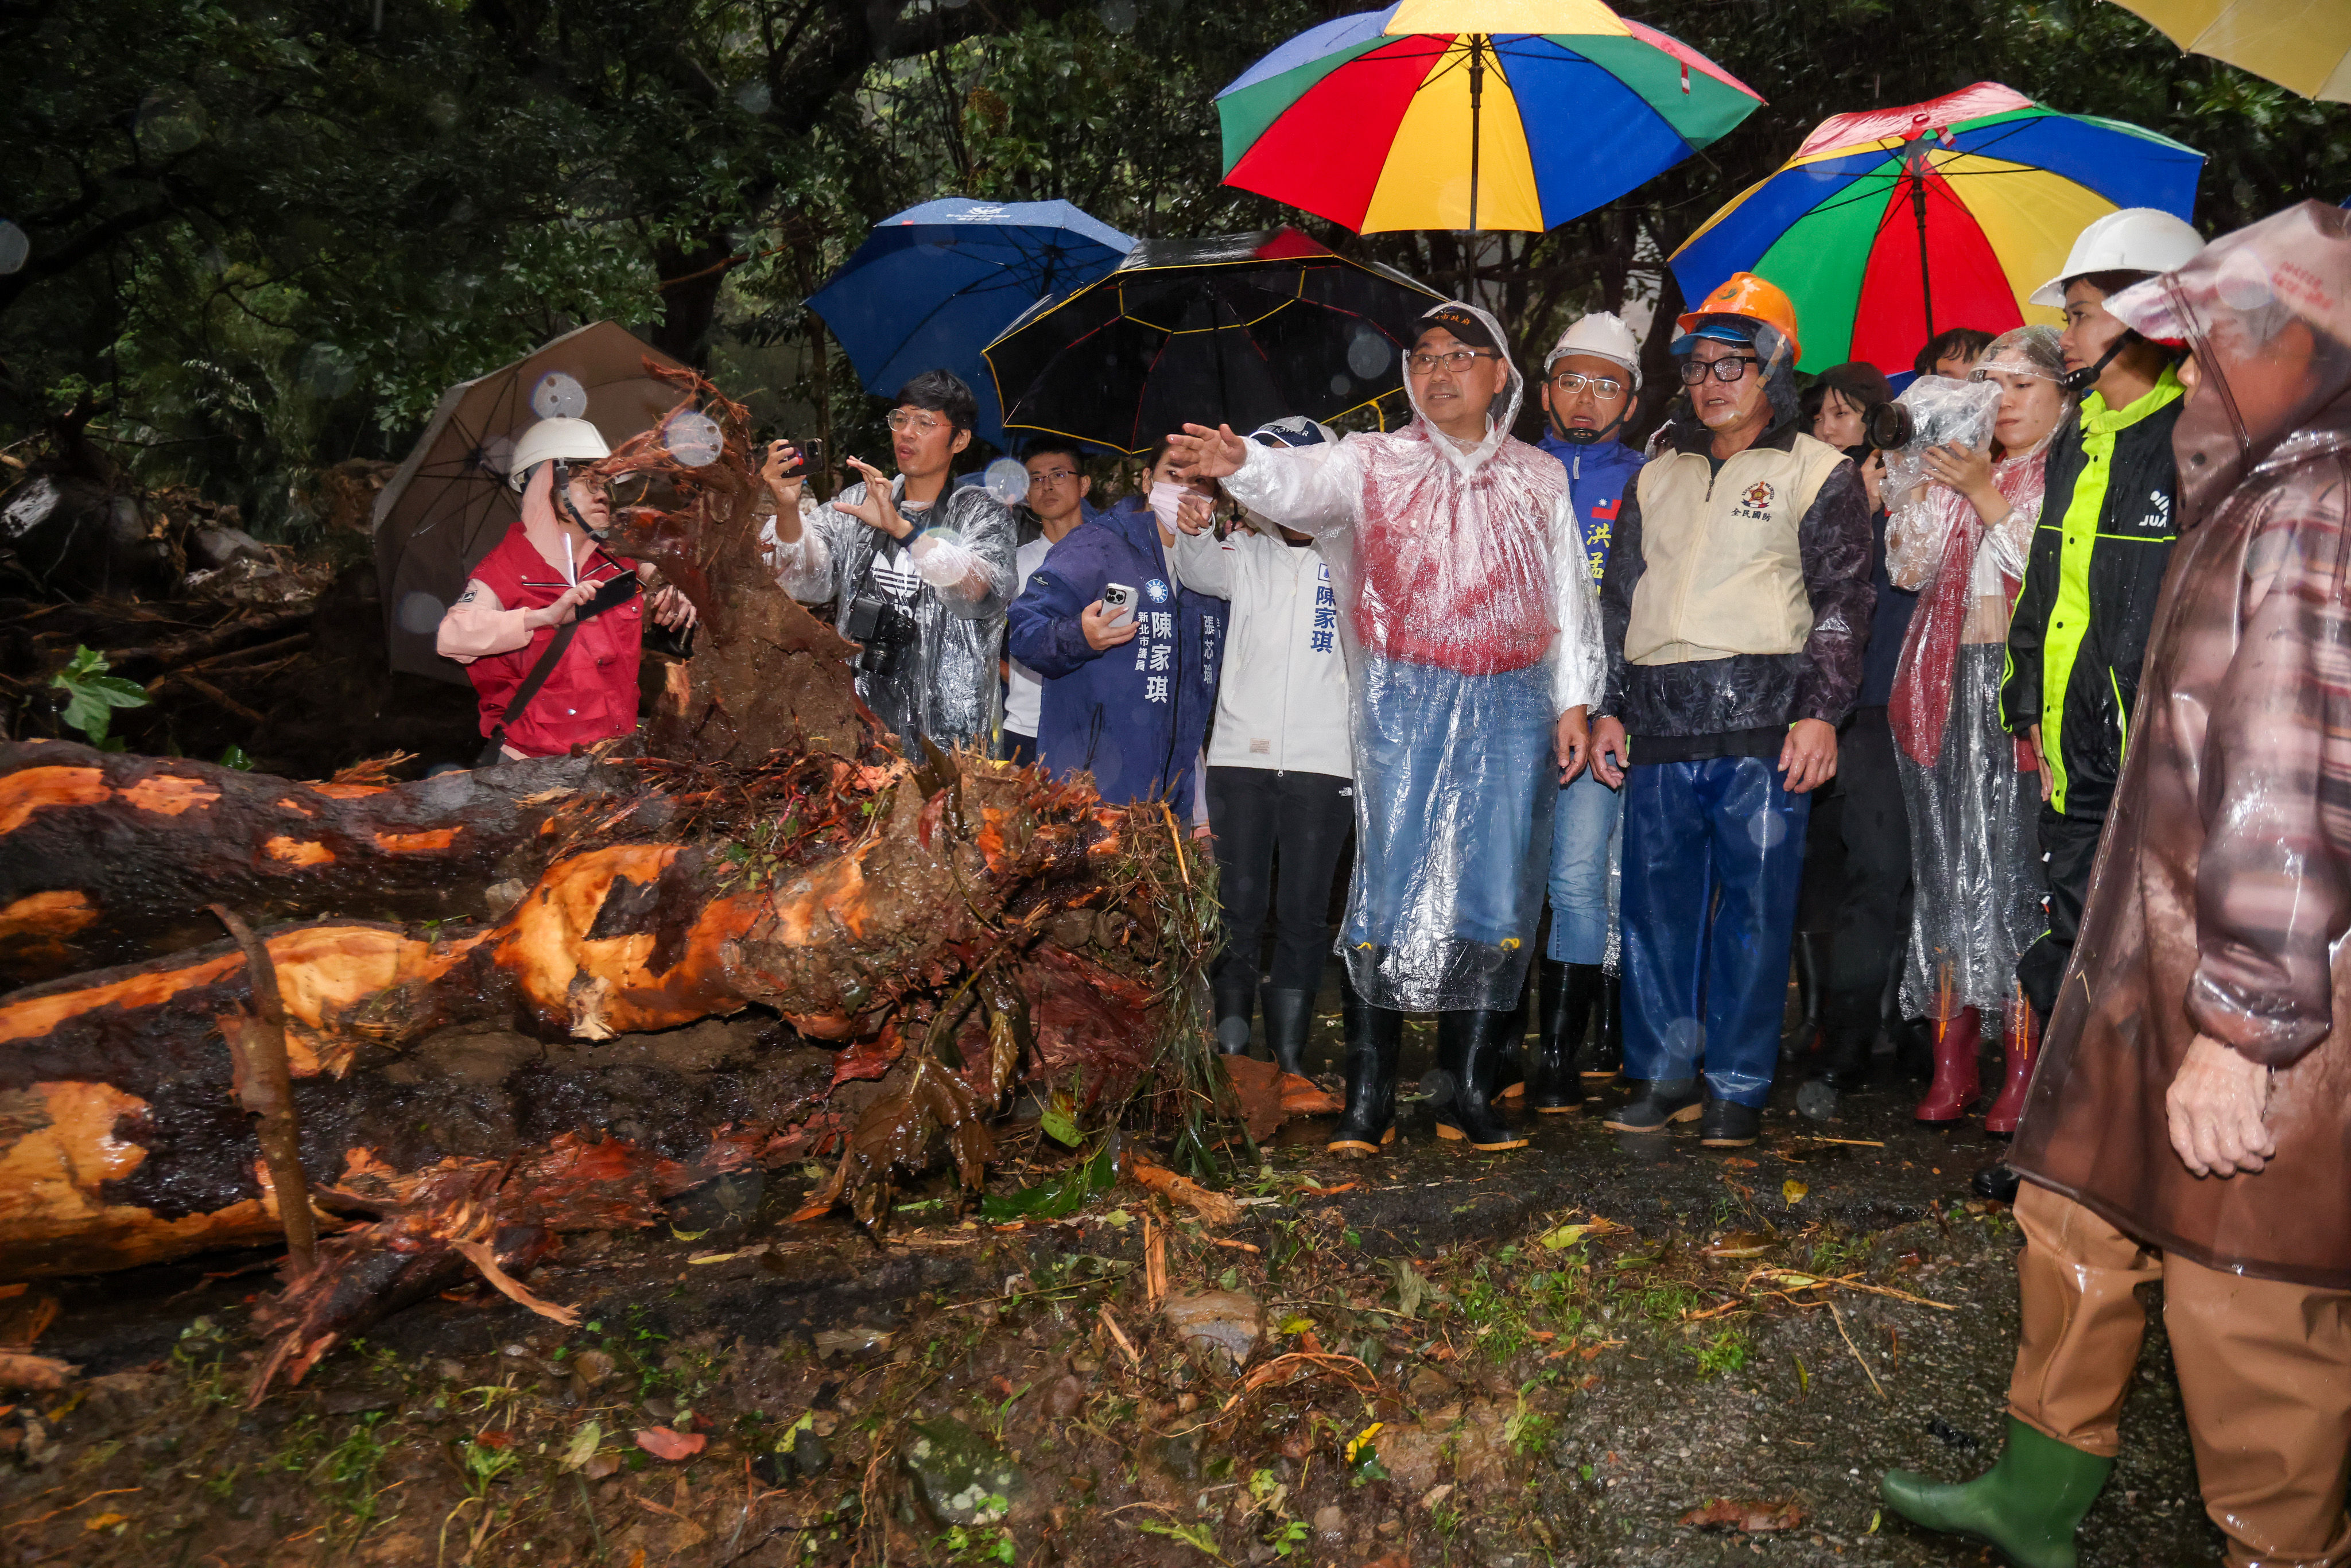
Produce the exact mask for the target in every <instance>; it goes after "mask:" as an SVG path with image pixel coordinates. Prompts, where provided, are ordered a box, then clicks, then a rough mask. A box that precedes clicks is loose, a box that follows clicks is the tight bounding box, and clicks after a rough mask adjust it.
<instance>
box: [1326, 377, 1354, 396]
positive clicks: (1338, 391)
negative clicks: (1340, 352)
mask: <svg viewBox="0 0 2351 1568" xmlns="http://www.w3.org/2000/svg"><path fill="white" fill-rule="evenodd" d="M1354 384H1355V383H1354V382H1351V381H1349V380H1348V379H1347V378H1346V376H1345V375H1344V374H1340V375H1335V376H1332V378H1331V395H1332V397H1345V396H1346V395H1347V391H1348V389H1349V388H1350V387H1353V385H1354Z"/></svg>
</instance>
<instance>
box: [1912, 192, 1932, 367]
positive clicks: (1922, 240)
mask: <svg viewBox="0 0 2351 1568" xmlns="http://www.w3.org/2000/svg"><path fill="white" fill-rule="evenodd" d="M1910 215H1911V217H1913V218H1914V219H1916V220H1917V225H1918V296H1919V304H1920V305H1921V306H1922V307H1923V308H1924V309H1925V311H1926V314H1927V340H1928V342H1930V343H1931V342H1933V341H1934V340H1935V289H1934V286H1933V284H1932V283H1930V282H1929V281H1928V276H1927V182H1926V179H1925V178H1924V177H1923V176H1922V175H1920V174H1919V173H1918V172H1917V171H1916V170H1913V171H1912V172H1911V175H1910Z"/></svg>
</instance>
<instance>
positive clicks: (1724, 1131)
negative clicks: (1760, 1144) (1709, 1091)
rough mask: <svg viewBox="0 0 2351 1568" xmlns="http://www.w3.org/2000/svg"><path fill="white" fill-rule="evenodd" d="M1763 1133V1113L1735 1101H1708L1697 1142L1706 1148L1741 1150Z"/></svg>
mask: <svg viewBox="0 0 2351 1568" xmlns="http://www.w3.org/2000/svg"><path fill="white" fill-rule="evenodd" d="M1762 1134H1763V1113H1762V1112H1761V1111H1759V1110H1757V1109H1756V1108H1755V1107H1754V1106H1752V1105H1741V1104H1740V1103H1739V1102H1738V1101H1736V1100H1709V1101H1708V1102H1707V1103H1706V1115H1705V1118H1704V1119H1703V1120H1701V1121H1700V1122H1699V1123H1698V1142H1699V1143H1700V1144H1703V1145H1706V1146H1707V1147H1708V1148H1709V1149H1743V1148H1745V1147H1747V1145H1750V1144H1751V1143H1753V1142H1754V1141H1755V1140H1756V1139H1757V1138H1759V1137H1761V1136H1762Z"/></svg>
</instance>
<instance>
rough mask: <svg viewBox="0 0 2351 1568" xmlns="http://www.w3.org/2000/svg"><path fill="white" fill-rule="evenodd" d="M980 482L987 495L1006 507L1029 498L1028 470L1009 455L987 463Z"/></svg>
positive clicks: (1014, 505)
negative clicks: (985, 472) (984, 474)
mask: <svg viewBox="0 0 2351 1568" xmlns="http://www.w3.org/2000/svg"><path fill="white" fill-rule="evenodd" d="M981 483H982V484H984V485H985V486H987V493H988V494H989V495H991V496H993V497H996V498H997V499H998V500H999V501H1001V502H1003V503H1004V504H1005V505H1006V506H1008V507H1017V506H1019V504H1020V503H1021V502H1023V501H1025V500H1027V499H1028V498H1029V470H1028V469H1027V468H1025V467H1023V466H1022V465H1020V464H1019V462H1018V461H1016V460H1015V459H1013V458H1010V457H999V458H998V459H997V460H996V461H995V462H993V463H991V464H989V465H987V474H986V476H985V477H984V478H983V479H982V481H981Z"/></svg>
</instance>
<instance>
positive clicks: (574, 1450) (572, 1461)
mask: <svg viewBox="0 0 2351 1568" xmlns="http://www.w3.org/2000/svg"><path fill="white" fill-rule="evenodd" d="M603 1443H604V1428H603V1427H601V1426H600V1425H598V1424H597V1423H596V1422H593V1421H590V1422H587V1423H585V1424H583V1425H582V1426H581V1427H580V1428H579V1430H577V1431H575V1432H573V1433H572V1434H571V1441H570V1443H569V1445H568V1446H567V1447H566V1448H564V1450H563V1460H562V1467H561V1468H562V1469H567V1470H576V1469H579V1468H580V1466H582V1465H584V1464H586V1463H587V1462H588V1461H589V1460H590V1459H592V1458H595V1457H596V1450H597V1449H598V1448H601V1447H602V1446H603Z"/></svg>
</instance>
